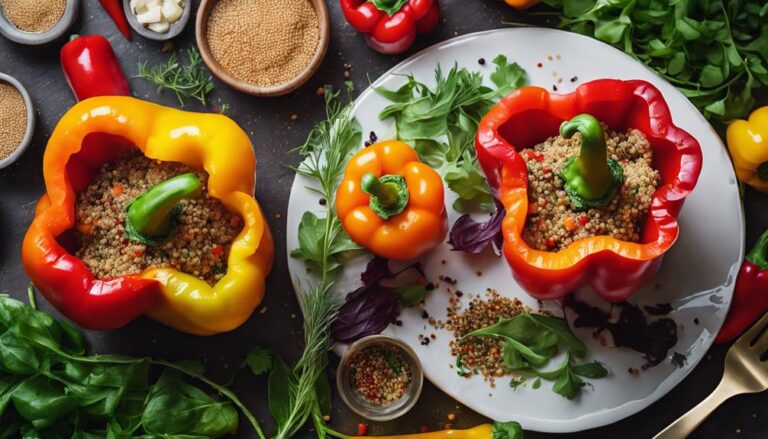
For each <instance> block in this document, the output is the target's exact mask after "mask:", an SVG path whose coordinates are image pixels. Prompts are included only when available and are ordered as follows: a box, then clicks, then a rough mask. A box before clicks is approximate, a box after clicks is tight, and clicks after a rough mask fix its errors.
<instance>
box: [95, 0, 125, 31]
mask: <svg viewBox="0 0 768 439" xmlns="http://www.w3.org/2000/svg"><path fill="white" fill-rule="evenodd" d="M99 3H100V4H101V7H102V8H104V10H105V11H106V12H107V15H109V18H111V19H112V21H114V22H115V25H116V26H117V29H118V30H119V31H120V33H121V34H123V36H124V37H125V39H126V40H128V41H131V28H130V26H128V19H126V18H125V10H124V9H123V2H122V0H99Z"/></svg>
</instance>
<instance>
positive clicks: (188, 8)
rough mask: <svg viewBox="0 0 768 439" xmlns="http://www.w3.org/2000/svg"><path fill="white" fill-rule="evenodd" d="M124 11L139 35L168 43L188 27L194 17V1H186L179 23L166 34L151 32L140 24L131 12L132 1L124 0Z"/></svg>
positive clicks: (174, 24)
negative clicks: (190, 19)
mask: <svg viewBox="0 0 768 439" xmlns="http://www.w3.org/2000/svg"><path fill="white" fill-rule="evenodd" d="M123 11H124V12H125V17H126V18H128V24H130V25H131V27H132V28H133V30H135V31H136V33H137V34H139V35H141V36H142V37H144V38H147V39H149V40H155V41H168V40H170V39H171V38H175V37H177V36H179V34H180V33H181V32H182V31H183V30H184V28H185V27H186V26H187V23H189V17H190V16H192V0H184V12H182V14H181V17H180V18H179V20H178V21H176V22H175V23H171V28H170V29H168V32H166V33H164V34H161V33H158V32H155V31H153V30H149V29H148V28H146V27H144V25H143V24H141V23H139V20H137V19H136V15H134V14H133V11H132V10H131V0H123Z"/></svg>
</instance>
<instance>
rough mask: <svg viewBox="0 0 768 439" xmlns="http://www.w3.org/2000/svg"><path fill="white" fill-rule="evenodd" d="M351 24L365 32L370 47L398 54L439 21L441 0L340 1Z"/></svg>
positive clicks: (378, 50) (382, 51) (385, 52)
mask: <svg viewBox="0 0 768 439" xmlns="http://www.w3.org/2000/svg"><path fill="white" fill-rule="evenodd" d="M339 1H340V3H341V10H342V11H343V12H344V16H345V17H346V18H347V21H348V22H349V24H351V25H352V27H354V28H355V29H357V30H358V31H360V32H362V33H363V34H365V41H366V42H367V43H368V45H369V46H371V48H372V49H373V50H375V51H377V52H381V53H384V54H390V55H396V54H399V53H403V52H405V51H406V50H408V48H409V47H411V45H412V44H413V42H414V40H415V39H416V34H417V33H422V34H423V33H427V32H429V31H431V30H432V29H434V28H435V26H437V23H438V21H439V20H440V7H439V6H438V0H339Z"/></svg>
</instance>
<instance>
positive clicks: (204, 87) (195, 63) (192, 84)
mask: <svg viewBox="0 0 768 439" xmlns="http://www.w3.org/2000/svg"><path fill="white" fill-rule="evenodd" d="M136 78H141V79H144V80H147V81H149V82H151V83H153V84H155V85H156V86H157V91H158V93H159V92H160V91H162V90H171V91H173V92H174V93H175V94H176V98H177V99H178V100H179V105H181V106H182V107H183V106H184V99H185V98H188V99H196V100H198V101H199V102H200V103H201V104H203V105H206V104H207V102H208V101H207V97H208V94H209V93H210V92H211V91H212V90H213V88H214V85H213V82H212V78H211V75H210V74H209V73H208V71H207V70H206V69H205V67H204V66H203V60H202V58H200V53H199V52H198V51H197V50H196V49H189V50H187V63H186V64H183V63H181V62H180V61H179V59H178V57H177V56H176V54H175V53H174V54H172V55H171V57H170V58H168V61H167V62H166V63H165V64H158V65H155V66H152V67H149V65H148V64H147V62H146V61H143V62H140V63H139V74H138V75H136Z"/></svg>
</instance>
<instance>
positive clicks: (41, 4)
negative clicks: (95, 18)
mask: <svg viewBox="0 0 768 439" xmlns="http://www.w3.org/2000/svg"><path fill="white" fill-rule="evenodd" d="M79 11H80V0H33V1H30V0H0V34H2V35H3V36H5V37H6V38H8V39H9V40H11V41H14V42H16V43H19V44H26V45H31V46H35V45H40V44H46V43H50V42H51V41H54V40H57V39H59V38H61V36H63V35H64V34H65V33H66V32H67V30H68V29H69V28H70V27H72V24H73V23H74V21H75V19H76V18H77V14H78V13H79Z"/></svg>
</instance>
